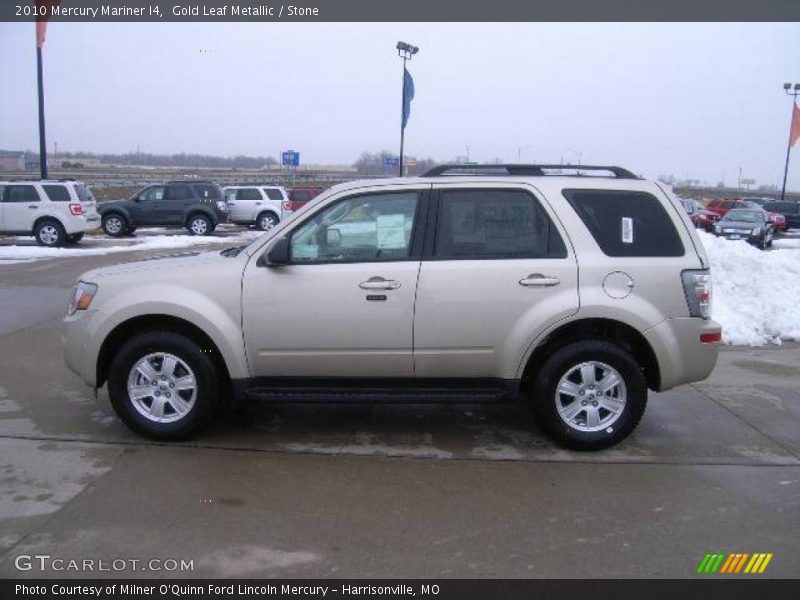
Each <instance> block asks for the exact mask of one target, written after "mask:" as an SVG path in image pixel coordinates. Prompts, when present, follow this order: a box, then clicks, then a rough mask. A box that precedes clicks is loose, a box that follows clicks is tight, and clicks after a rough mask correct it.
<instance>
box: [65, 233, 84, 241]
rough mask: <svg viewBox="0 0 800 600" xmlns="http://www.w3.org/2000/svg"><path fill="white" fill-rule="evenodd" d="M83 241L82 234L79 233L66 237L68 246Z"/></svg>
mask: <svg viewBox="0 0 800 600" xmlns="http://www.w3.org/2000/svg"><path fill="white" fill-rule="evenodd" d="M82 239H83V232H82V231H81V232H80V233H73V234H72V235H68V236H67V243H68V244H77V243H78V242H80V241H81V240H82Z"/></svg>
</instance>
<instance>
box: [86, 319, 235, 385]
mask: <svg viewBox="0 0 800 600" xmlns="http://www.w3.org/2000/svg"><path fill="white" fill-rule="evenodd" d="M149 331H171V332H174V333H178V334H181V335H184V336H186V337H187V338H189V339H191V340H192V341H194V342H195V343H196V344H198V345H199V346H200V347H201V348H203V349H204V350H208V351H209V354H210V357H211V360H212V361H213V362H214V365H215V366H216V367H217V369H218V370H219V373H220V375H221V376H222V380H223V382H224V385H225V386H226V388H230V382H231V376H230V371H229V370H228V365H227V363H226V362H225V359H224V357H223V355H222V353H221V352H220V349H219V347H218V345H217V344H216V343H215V342H214V340H213V339H212V338H211V336H209V335H208V334H207V333H206V332H205V331H203V330H202V329H201V328H200V327H198V326H197V325H195V324H194V323H191V322H189V321H187V320H185V319H182V318H180V317H175V316H173V315H163V314H162V315H140V316H136V317H132V318H130V319H128V320H126V321H123V322H122V323H119V324H118V325H117V326H116V327H114V329H112V330H111V332H110V333H109V334H108V335H107V336H106V337H105V339H104V340H103V343H102V344H101V346H100V350H99V352H98V355H97V367H96V368H97V374H96V383H95V385H96V387H98V388H99V387H102V386H103V384H104V383H105V382H106V381H107V379H108V369H109V367H110V365H111V361H112V360H113V358H114V354H115V351H117V350H118V349H119V348H120V347H121V346H122V345H123V344H124V343H126V342H127V341H128V340H129V339H131V338H132V337H133V336H135V335H138V334H141V333H146V332H149Z"/></svg>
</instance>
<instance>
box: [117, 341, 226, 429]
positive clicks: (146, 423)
mask: <svg viewBox="0 0 800 600" xmlns="http://www.w3.org/2000/svg"><path fill="white" fill-rule="evenodd" d="M203 350H204V349H203V348H201V347H200V346H199V345H198V344H197V343H195V342H194V341H192V340H191V339H189V338H186V337H184V336H182V335H179V334H177V333H170V332H149V333H143V334H141V335H138V336H136V337H135V338H133V339H131V340H130V341H128V342H127V343H126V344H125V345H124V346H123V347H122V349H121V350H120V351H119V352H118V353H117V355H116V356H115V357H114V359H113V360H112V362H111V365H110V367H109V374H108V394H109V396H110V398H111V405H112V406H113V407H114V411H115V412H116V413H117V415H118V416H119V417H120V419H122V421H123V422H124V423H125V424H126V425H127V426H128V427H129V428H130V429H131V430H133V431H135V432H136V433H139V434H141V435H144V436H146V437H149V438H153V439H157V440H178V439H185V438H187V437H189V436H190V435H192V434H193V433H195V432H197V431H198V430H199V429H200V428H201V427H202V426H203V425H205V424H207V423H208V421H209V420H210V418H211V416H212V414H213V411H214V408H215V406H216V402H217V397H218V395H219V392H220V385H219V375H218V373H217V370H216V368H215V366H214V363H213V361H212V360H211V358H210V356H209V354H208V352H207V351H208V349H205V350H206V352H203Z"/></svg>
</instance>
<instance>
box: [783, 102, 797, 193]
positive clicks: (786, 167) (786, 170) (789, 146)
mask: <svg viewBox="0 0 800 600" xmlns="http://www.w3.org/2000/svg"><path fill="white" fill-rule="evenodd" d="M792 118H794V102H792ZM791 151H792V133H791V130H790V131H789V143H788V144H786V164H785V165H784V167H783V187H782V188H781V202H783V199H784V197H785V196H786V177H787V176H788V175H789V154H791Z"/></svg>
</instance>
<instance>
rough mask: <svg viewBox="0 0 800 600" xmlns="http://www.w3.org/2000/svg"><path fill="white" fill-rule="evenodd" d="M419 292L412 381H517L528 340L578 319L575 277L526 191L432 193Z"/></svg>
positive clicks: (558, 236) (489, 187) (547, 219)
mask: <svg viewBox="0 0 800 600" xmlns="http://www.w3.org/2000/svg"><path fill="white" fill-rule="evenodd" d="M434 199H435V202H436V207H435V208H436V218H435V221H434V222H435V225H432V226H431V233H432V234H433V235H432V237H433V239H432V244H429V245H428V247H426V249H425V257H424V260H423V262H422V267H421V270H420V276H419V284H418V287H417V304H416V310H415V315H416V316H415V321H414V346H415V347H414V361H415V365H416V374H417V377H457V378H463V377H471V378H497V379H500V378H503V379H513V378H515V377H516V372H515V371H516V364H517V361H518V360H519V359H520V358H521V357H520V353H521V352H522V351H524V348H526V346H527V344H528V343H529V342H530V340H531V338H532V336H536V335H537V334H538V333H540V332H542V331H543V330H544V329H545V328H546V327H547V326H548V325H550V324H552V323H554V322H556V321H557V320H559V319H561V318H564V317H566V316H568V315H570V314H573V313H575V312H576V311H577V310H578V268H577V263H576V260H575V256H574V254H573V253H572V250H571V248H570V245H569V244H567V243H565V240H566V237H565V235H564V233H563V232H562V231H560V229H559V227H558V226H557V225H556V219H555V218H554V215H553V213H552V211H551V209H550V208H549V207H548V206H547V205H546V204H545V203H544V202H542V201H540V199H539V198H537V196H536V195H534V193H533V190H532V189H530V188H523V187H520V186H514V185H508V184H505V185H504V184H485V185H478V184H475V185H472V186H470V187H461V186H459V185H457V184H442V185H438V186H435V189H434Z"/></svg>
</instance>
